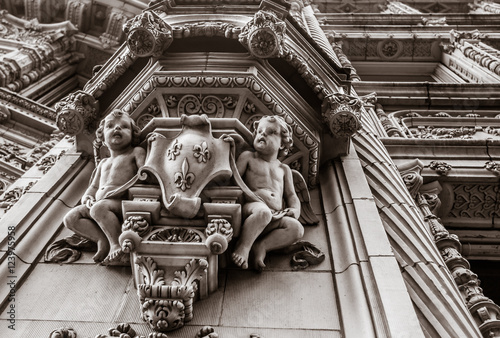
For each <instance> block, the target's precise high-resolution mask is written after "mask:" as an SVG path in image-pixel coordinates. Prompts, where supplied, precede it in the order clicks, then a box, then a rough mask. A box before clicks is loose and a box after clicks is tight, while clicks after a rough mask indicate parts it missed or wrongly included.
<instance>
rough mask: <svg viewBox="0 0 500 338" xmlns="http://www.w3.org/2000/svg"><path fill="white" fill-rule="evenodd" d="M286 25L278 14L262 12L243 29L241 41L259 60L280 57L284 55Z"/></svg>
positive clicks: (256, 14)
mask: <svg viewBox="0 0 500 338" xmlns="http://www.w3.org/2000/svg"><path fill="white" fill-rule="evenodd" d="M285 30H286V24H285V22H283V21H282V20H280V19H279V18H278V17H277V16H276V14H274V13H273V12H270V11H264V10H260V11H258V12H257V13H255V16H254V18H253V19H252V20H250V22H249V23H247V24H246V26H245V27H244V28H243V30H242V32H241V34H240V36H239V41H240V43H241V44H242V45H243V46H245V47H246V48H248V50H249V51H250V53H251V54H252V55H253V56H255V57H257V58H262V59H265V58H270V57H279V56H281V55H282V54H283V45H284V35H285Z"/></svg>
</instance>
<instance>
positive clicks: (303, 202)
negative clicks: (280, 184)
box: [292, 169, 319, 225]
mask: <svg viewBox="0 0 500 338" xmlns="http://www.w3.org/2000/svg"><path fill="white" fill-rule="evenodd" d="M292 176H293V185H294V187H295V193H296V194H297V197H298V198H299V200H300V217H299V222H300V223H302V224H304V225H315V224H318V223H319V219H318V218H317V217H316V215H315V214H314V211H313V210H312V206H311V196H310V195H309V190H307V184H306V181H305V180H304V177H302V175H301V174H300V172H298V171H297V170H295V169H292Z"/></svg>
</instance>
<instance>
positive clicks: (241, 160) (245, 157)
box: [236, 151, 253, 177]
mask: <svg viewBox="0 0 500 338" xmlns="http://www.w3.org/2000/svg"><path fill="white" fill-rule="evenodd" d="M252 156H253V152H251V151H244V152H243V153H241V155H240V156H239V157H238V160H236V168H237V169H238V173H239V174H240V176H241V177H243V175H245V172H246V171H247V167H248V162H249V161H250V159H251V158H252Z"/></svg>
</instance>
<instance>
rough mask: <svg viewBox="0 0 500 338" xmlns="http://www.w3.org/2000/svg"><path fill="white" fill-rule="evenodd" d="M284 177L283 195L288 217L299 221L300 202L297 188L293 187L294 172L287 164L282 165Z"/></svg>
mask: <svg viewBox="0 0 500 338" xmlns="http://www.w3.org/2000/svg"><path fill="white" fill-rule="evenodd" d="M282 167H283V170H284V171H285V175H284V180H283V181H284V182H283V183H284V187H283V194H284V198H285V203H286V207H287V209H286V210H287V214H286V215H287V216H291V217H293V218H296V219H298V218H299V217H300V200H299V198H298V197H297V194H296V193H295V187H294V185H293V176H292V170H291V169H290V167H289V166H287V165H286V164H282Z"/></svg>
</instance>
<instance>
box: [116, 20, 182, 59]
mask: <svg viewBox="0 0 500 338" xmlns="http://www.w3.org/2000/svg"><path fill="white" fill-rule="evenodd" d="M123 31H124V32H125V34H126V35H127V45H128V48H129V49H130V51H131V52H132V53H133V54H134V55H136V56H138V57H147V56H152V57H158V56H160V55H162V54H163V52H164V51H165V50H166V49H167V48H168V47H169V46H170V44H171V43H172V41H173V37H172V27H170V25H169V24H167V23H166V22H165V21H163V20H162V19H161V18H160V17H159V16H158V15H157V14H156V13H154V12H151V11H145V12H143V13H141V14H140V15H137V16H136V17H134V18H133V19H131V20H129V21H127V23H125V25H123Z"/></svg>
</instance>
